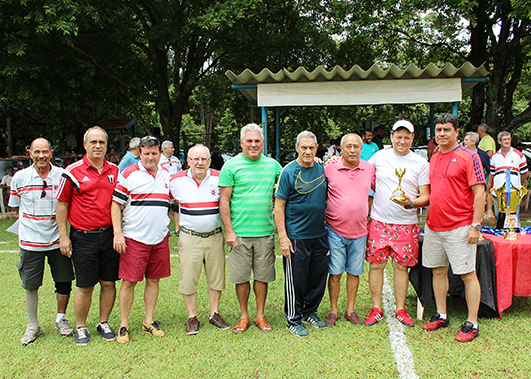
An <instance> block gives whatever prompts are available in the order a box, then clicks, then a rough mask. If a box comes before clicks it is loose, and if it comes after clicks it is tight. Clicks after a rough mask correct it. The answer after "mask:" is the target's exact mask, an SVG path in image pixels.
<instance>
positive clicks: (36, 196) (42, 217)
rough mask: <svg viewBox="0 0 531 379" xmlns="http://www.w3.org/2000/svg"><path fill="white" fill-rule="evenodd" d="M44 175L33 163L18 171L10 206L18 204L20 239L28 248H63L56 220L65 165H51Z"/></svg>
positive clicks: (12, 184) (37, 249)
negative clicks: (40, 173) (58, 189)
mask: <svg viewBox="0 0 531 379" xmlns="http://www.w3.org/2000/svg"><path fill="white" fill-rule="evenodd" d="M50 167H51V168H50V172H49V173H48V176H47V177H46V178H45V179H42V178H41V177H40V175H39V173H38V172H37V170H35V167H34V166H33V165H31V166H30V167H28V168H25V169H24V170H21V171H17V172H16V173H15V175H14V176H13V180H12V181H11V193H10V197H9V206H10V207H18V208H19V210H18V215H19V223H20V224H19V227H18V238H19V240H18V243H19V246H20V247H21V248H23V249H24V250H32V251H47V250H52V249H58V248H59V232H58V230H57V222H56V220H55V211H56V208H57V200H56V199H55V198H54V191H56V190H57V188H58V186H59V181H60V179H61V175H62V173H63V169H62V168H59V167H56V166H52V165H50Z"/></svg>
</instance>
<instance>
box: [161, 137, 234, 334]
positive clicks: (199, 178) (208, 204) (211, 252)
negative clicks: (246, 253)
mask: <svg viewBox="0 0 531 379" xmlns="http://www.w3.org/2000/svg"><path fill="white" fill-rule="evenodd" d="M188 165H189V166H190V168H189V169H188V170H185V171H181V172H180V173H178V174H177V175H175V176H173V177H172V178H171V181H170V191H171V194H172V195H173V197H174V198H175V200H176V201H177V202H178V203H179V205H180V207H179V206H178V204H175V205H174V206H173V207H174V213H173V214H174V218H175V225H176V226H175V228H176V231H178V230H179V226H180V227H181V233H180V235H179V270H180V271H179V272H180V275H179V292H181V293H182V295H183V299H184V305H185V306H186V310H187V311H188V323H187V326H186V334H188V335H191V334H197V333H198V332H199V325H200V323H199V320H198V318H197V284H198V282H199V276H200V275H201V269H202V267H203V265H204V266H205V276H206V280H207V291H208V300H209V304H210V317H209V322H210V324H212V325H214V326H215V327H216V328H218V329H222V330H225V329H229V328H230V325H229V324H228V323H227V322H226V321H225V320H224V319H223V317H221V315H220V314H219V300H220V298H221V291H222V290H224V289H225V244H224V240H223V233H222V232H221V225H222V224H221V216H220V215H219V186H218V182H219V171H217V170H213V169H210V152H209V150H208V148H207V147H206V146H204V145H195V146H194V147H192V148H190V150H188ZM177 208H179V209H178V210H177Z"/></svg>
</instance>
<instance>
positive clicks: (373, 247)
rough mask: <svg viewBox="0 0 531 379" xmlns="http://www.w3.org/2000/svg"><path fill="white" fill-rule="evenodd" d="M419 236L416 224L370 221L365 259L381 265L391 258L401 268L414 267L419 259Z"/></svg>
mask: <svg viewBox="0 0 531 379" xmlns="http://www.w3.org/2000/svg"><path fill="white" fill-rule="evenodd" d="M419 234H420V228H419V226H418V225H417V224H410V225H400V224H387V223H385V222H380V221H376V220H373V219H371V220H370V221H369V234H368V236H367V251H366V253H365V259H366V260H367V262H369V263H383V262H386V261H387V260H388V259H389V258H390V257H392V258H393V259H394V260H395V261H397V262H398V263H399V264H401V265H402V266H406V267H412V266H415V265H416V264H417V263H418V257H419Z"/></svg>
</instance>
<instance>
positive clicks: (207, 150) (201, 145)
mask: <svg viewBox="0 0 531 379" xmlns="http://www.w3.org/2000/svg"><path fill="white" fill-rule="evenodd" d="M197 147H202V148H203V149H205V150H206V152H207V154H208V159H210V149H209V148H208V147H206V146H205V145H203V144H201V143H198V144H195V145H194V146H192V147H191V148H189V149H188V155H187V156H188V158H190V152H191V151H192V150H194V149H195V148H197Z"/></svg>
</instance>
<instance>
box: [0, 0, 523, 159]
mask: <svg viewBox="0 0 531 379" xmlns="http://www.w3.org/2000/svg"><path fill="white" fill-rule="evenodd" d="M530 9H531V1H530V0H495V1H487V0H474V1H463V0H444V1H433V0H400V1H399V0H392V1H383V0H376V1H371V2H366V1H359V0H358V1H343V0H299V1H289V0H234V1H230V2H227V1H221V0H209V1H206V0H195V1H189V0H188V1H186V0H180V1H173V0H151V1H147V0H128V1H118V2H117V1H111V0H78V1H75V2H74V1H71V0H19V1H15V0H4V1H2V2H1V3H0V46H1V48H0V114H1V117H2V119H1V120H0V125H4V124H5V119H6V117H11V118H12V119H13V120H14V124H15V126H16V131H15V133H14V134H15V138H16V139H17V141H18V143H19V145H25V144H27V143H28V142H29V140H31V139H33V138H35V137H37V136H38V135H45V136H49V138H52V139H54V141H56V142H57V143H62V142H63V141H65V140H67V139H78V140H80V138H81V137H80V136H81V135H82V132H83V130H84V129H86V128H87V127H89V126H91V125H94V124H96V123H97V122H98V121H99V120H101V119H103V118H109V117H126V116H131V117H133V116H134V117H136V118H137V119H138V120H139V126H140V132H141V133H154V132H155V131H156V130H160V134H162V136H163V137H164V138H169V139H171V140H173V141H179V140H180V139H181V138H182V136H183V134H182V133H181V131H182V129H183V128H184V127H185V125H183V120H186V121H185V124H186V125H188V126H187V127H186V128H187V129H186V130H197V129H194V128H195V126H194V127H192V126H191V125H192V124H195V125H199V126H201V125H204V127H205V128H206V130H207V132H208V133H210V132H212V135H211V136H210V137H212V138H210V141H211V143H212V144H213V143H222V144H224V147H225V148H227V149H228V148H230V147H231V145H232V140H233V139H234V138H235V137H234V136H236V135H237V133H236V132H237V130H238V129H239V127H241V126H242V125H243V124H244V123H246V122H248V121H249V120H250V118H251V116H250V114H251V112H252V111H251V110H250V107H249V104H247V103H246V100H245V99H243V97H242V96H241V95H239V94H238V93H237V92H235V91H231V90H230V83H229V82H228V80H227V79H226V78H225V77H224V72H225V71H226V70H227V69H230V70H232V71H233V72H237V73H238V72H241V71H243V70H244V69H245V68H249V69H251V70H253V71H254V72H259V71H260V70H262V69H263V68H269V69H271V70H272V71H276V70H280V69H281V68H287V69H290V70H294V69H296V68H297V67H298V66H305V67H307V68H308V69H310V70H311V69H313V68H315V67H317V66H319V65H320V66H324V67H325V68H331V67H333V66H335V65H341V66H343V67H345V68H350V67H351V66H352V65H354V64H358V65H360V66H361V67H362V68H364V69H367V68H369V67H370V66H371V65H372V64H374V63H378V64H381V65H383V66H385V65H388V64H391V63H394V64H397V65H399V66H402V67H405V66H407V65H408V64H410V63H415V64H416V65H418V66H419V67H423V66H425V65H426V64H428V63H430V62H433V63H435V64H437V65H439V66H442V65H443V64H444V63H446V62H450V63H452V64H454V65H456V66H457V65H461V64H462V63H464V62H465V61H470V62H472V63H473V64H474V65H476V66H480V65H481V64H483V63H485V64H486V66H487V69H488V70H489V71H490V73H491V74H490V80H489V82H488V83H486V84H485V85H483V84H480V85H477V86H476V87H475V88H474V90H473V91H472V93H471V94H470V95H469V96H468V97H467V98H465V99H464V101H463V103H462V106H461V110H460V111H461V113H460V119H461V121H462V122H464V124H465V125H466V128H467V129H472V128H473V127H474V126H475V125H477V124H479V123H481V122H486V123H488V124H489V125H490V126H491V127H492V128H493V129H494V130H495V131H497V130H502V129H506V130H510V131H512V132H518V133H520V134H521V136H524V137H528V136H530V135H531V132H530V131H529V129H531V127H530V123H531V84H530V80H529V79H530V63H529V62H530V60H529V57H530V55H531V22H530V18H531V11H530ZM445 107H446V108H445ZM447 107H448V105H444V104H439V105H437V110H438V111H439V110H440V111H443V110H448V109H447ZM426 112H427V111H426V107H422V106H387V107H355V108H349V109H344V108H325V109H283V111H282V122H283V127H284V129H285V130H286V131H287V132H286V136H285V137H286V138H284V139H283V141H282V147H283V148H291V146H292V136H293V135H294V134H296V132H297V131H300V130H303V129H306V128H311V129H312V130H313V131H314V132H316V134H317V135H318V136H319V137H320V138H323V139H324V140H325V142H326V143H328V140H329V138H331V137H334V136H335V134H337V133H341V132H344V131H347V130H348V131H350V130H360V128H362V127H363V124H364V121H365V120H372V121H379V122H381V123H390V122H391V121H393V120H394V119H396V118H398V117H401V116H402V117H409V118H411V119H415V120H418V122H420V123H422V124H424V123H425V122H426V117H427V116H426V117H423V116H421V115H419V113H424V114H426ZM257 120H258V117H256V120H255V121H257ZM190 123H192V124H190ZM190 128H191V129H190ZM4 134H5V131H4ZM194 138H195V137H194ZM186 140H193V138H192V139H190V138H189V137H187V136H186V137H185V138H184V139H183V142H186Z"/></svg>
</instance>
